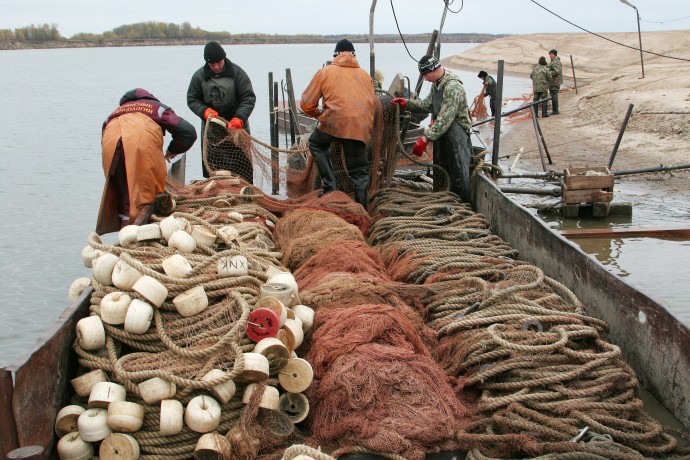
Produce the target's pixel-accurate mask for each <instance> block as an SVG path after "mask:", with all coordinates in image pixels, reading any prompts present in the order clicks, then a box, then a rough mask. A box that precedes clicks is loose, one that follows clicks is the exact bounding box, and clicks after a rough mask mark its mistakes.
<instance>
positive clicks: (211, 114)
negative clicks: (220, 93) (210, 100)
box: [204, 107, 218, 120]
mask: <svg viewBox="0 0 690 460" xmlns="http://www.w3.org/2000/svg"><path fill="white" fill-rule="evenodd" d="M211 117H213V118H218V112H216V111H215V110H213V109H212V108H211V107H208V108H207V109H206V110H204V120H208V119H209V118H211Z"/></svg>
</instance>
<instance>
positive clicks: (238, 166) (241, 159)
mask: <svg viewBox="0 0 690 460" xmlns="http://www.w3.org/2000/svg"><path fill="white" fill-rule="evenodd" d="M204 60H205V61H206V64H204V66H203V67H201V68H200V69H199V70H197V71H196V72H194V75H192V79H191V81H190V82H189V88H188V89H187V106H188V107H189V110H191V111H192V112H194V113H195V114H196V115H197V116H198V117H199V118H201V133H202V139H201V149H202V155H203V149H204V143H203V133H204V128H205V127H206V122H207V120H208V119H209V118H211V117H213V118H218V117H222V118H224V119H225V120H228V129H230V128H233V129H244V130H245V131H247V132H250V131H249V116H250V115H251V114H252V111H253V110H254V105H255V104H256V95H255V94H254V89H253V88H252V82H251V80H250V79H249V76H248V75H247V73H246V72H245V71H244V70H243V69H242V68H241V67H240V66H238V65H237V64H235V63H233V62H231V61H230V60H229V59H228V58H227V57H226V54H225V50H224V49H223V47H222V46H220V44H218V43H217V42H208V43H207V44H206V46H205V47H204ZM236 150H238V151H237V152H236V151H233V152H231V153H230V154H229V155H231V156H232V158H226V157H227V156H228V153H223V154H221V153H220V152H213V151H209V152H207V154H208V155H207V161H208V163H209V165H210V166H212V167H213V168H214V169H227V170H230V171H231V172H233V173H236V174H240V175H241V176H242V178H243V179H245V180H246V181H247V182H249V183H252V182H253V178H254V174H253V168H252V164H251V161H250V160H249V159H248V158H247V157H246V156H244V154H243V152H241V151H239V149H236ZM201 167H202V169H203V174H204V177H209V171H208V170H207V168H206V165H205V164H204V162H203V161H202V163H201Z"/></svg>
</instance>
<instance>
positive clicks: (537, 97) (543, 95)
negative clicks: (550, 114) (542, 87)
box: [532, 91, 549, 117]
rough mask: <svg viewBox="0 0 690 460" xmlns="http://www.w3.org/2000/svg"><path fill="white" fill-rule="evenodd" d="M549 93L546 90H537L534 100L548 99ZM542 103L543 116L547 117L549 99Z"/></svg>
mask: <svg viewBox="0 0 690 460" xmlns="http://www.w3.org/2000/svg"><path fill="white" fill-rule="evenodd" d="M547 94H548V93H547V92H546V91H544V92H543V93H536V92H535V93H534V100H533V101H532V102H537V101H540V100H542V99H546V98H547V97H548V96H547ZM540 105H541V115H542V116H543V117H545V116H546V108H547V107H548V105H549V101H544V102H542V103H541V104H540ZM538 114H539V107H537V115H538Z"/></svg>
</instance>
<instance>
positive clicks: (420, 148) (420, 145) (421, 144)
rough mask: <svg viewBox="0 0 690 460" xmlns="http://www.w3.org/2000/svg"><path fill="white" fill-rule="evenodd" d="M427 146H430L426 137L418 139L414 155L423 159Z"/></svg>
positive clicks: (413, 150)
mask: <svg viewBox="0 0 690 460" xmlns="http://www.w3.org/2000/svg"><path fill="white" fill-rule="evenodd" d="M427 145H429V140H428V139H427V138H426V137H425V136H422V137H420V138H419V139H417V142H415V143H414V145H413V146H412V153H414V154H415V155H417V156H418V157H421V156H422V154H423V153H424V151H425V150H426V146H427Z"/></svg>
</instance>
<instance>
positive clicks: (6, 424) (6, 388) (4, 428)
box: [0, 368, 19, 458]
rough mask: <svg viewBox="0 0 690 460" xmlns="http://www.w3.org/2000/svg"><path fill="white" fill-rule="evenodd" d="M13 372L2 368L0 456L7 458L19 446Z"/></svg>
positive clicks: (0, 372)
mask: <svg viewBox="0 0 690 460" xmlns="http://www.w3.org/2000/svg"><path fill="white" fill-rule="evenodd" d="M13 394H14V386H13V385H12V373H11V372H9V371H8V370H7V369H5V368H0V433H2V435H1V436H0V458H7V454H8V453H10V452H11V451H12V450H14V449H16V448H17V447H19V440H18V439H17V427H16V426H15V424H14V415H13V414H12V397H13Z"/></svg>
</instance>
